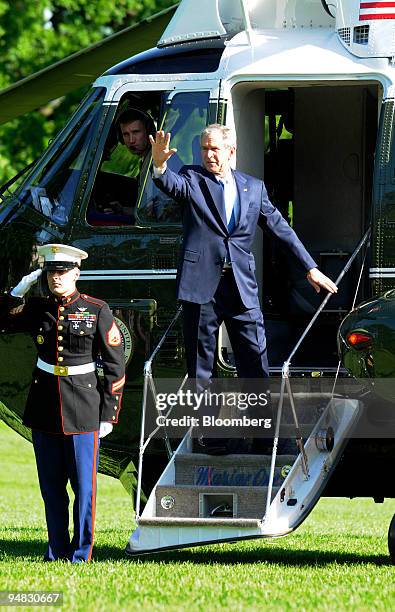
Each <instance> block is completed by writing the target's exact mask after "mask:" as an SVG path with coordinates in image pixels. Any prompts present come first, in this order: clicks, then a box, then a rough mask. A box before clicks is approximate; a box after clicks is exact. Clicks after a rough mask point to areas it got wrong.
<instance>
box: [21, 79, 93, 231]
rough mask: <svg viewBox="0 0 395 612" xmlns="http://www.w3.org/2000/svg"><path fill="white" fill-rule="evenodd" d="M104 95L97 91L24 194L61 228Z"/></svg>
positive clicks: (67, 214)
mask: <svg viewBox="0 0 395 612" xmlns="http://www.w3.org/2000/svg"><path fill="white" fill-rule="evenodd" d="M104 94H105V89H103V88H98V89H96V90H94V92H93V93H92V94H91V95H90V96H89V97H88V99H87V100H86V102H85V104H84V105H82V108H81V109H80V110H79V111H77V113H76V115H75V116H74V120H72V121H71V122H70V124H69V126H68V128H66V129H67V131H65V132H63V133H61V134H59V136H58V138H57V139H56V140H55V142H54V143H53V145H52V146H51V147H50V149H49V151H48V152H49V153H50V152H51V153H52V154H50V155H48V156H46V157H44V158H43V160H44V163H43V164H41V165H38V172H36V173H35V175H33V176H32V178H31V180H29V188H28V190H27V191H26V192H25V197H26V199H27V202H28V203H30V204H31V205H32V206H33V207H34V208H35V209H36V210H38V211H39V212H40V213H42V214H43V215H45V216H46V217H49V218H50V219H51V220H52V221H53V222H55V223H57V224H58V225H64V224H65V223H67V221H68V219H69V215H70V210H71V207H72V204H73V202H74V201H75V196H76V190H77V186H78V184H79V180H80V177H81V171H82V166H83V163H84V160H85V156H86V152H87V148H88V145H89V143H90V141H91V138H92V133H93V131H92V130H93V128H94V126H95V125H96V124H97V119H98V116H99V114H100V112H101V109H102V101H103V98H104ZM45 160H47V162H46V163H45ZM39 164H40V162H39Z"/></svg>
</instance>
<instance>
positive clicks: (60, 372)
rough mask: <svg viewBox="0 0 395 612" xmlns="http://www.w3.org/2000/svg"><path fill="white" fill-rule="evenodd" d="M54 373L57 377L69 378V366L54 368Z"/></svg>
mask: <svg viewBox="0 0 395 612" xmlns="http://www.w3.org/2000/svg"><path fill="white" fill-rule="evenodd" d="M53 373H54V374H55V376H68V375H69V368H68V367H67V366H59V365H56V366H54V367H53Z"/></svg>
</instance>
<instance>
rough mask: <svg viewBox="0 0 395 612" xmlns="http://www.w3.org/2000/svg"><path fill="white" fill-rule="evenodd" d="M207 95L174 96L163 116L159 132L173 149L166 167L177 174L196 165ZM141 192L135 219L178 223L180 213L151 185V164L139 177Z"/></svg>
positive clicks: (197, 93) (181, 94) (198, 159)
mask: <svg viewBox="0 0 395 612" xmlns="http://www.w3.org/2000/svg"><path fill="white" fill-rule="evenodd" d="M208 104H209V94H208V92H201V91H200V92H188V93H180V94H176V95H175V96H174V97H173V98H172V100H171V102H170V104H169V107H168V109H167V111H166V113H165V118H164V121H163V130H164V131H165V132H170V133H171V146H172V147H175V148H176V149H177V153H174V155H172V157H170V159H169V161H168V166H169V168H170V169H171V170H173V171H174V172H178V171H179V170H180V169H181V168H182V166H184V165H189V164H200V163H201V157H200V134H201V132H202V130H203V129H204V128H205V127H206V125H207V114H208ZM142 186H143V189H142V192H141V193H140V197H139V201H138V205H137V214H136V216H137V218H138V219H139V220H141V221H143V222H145V223H148V222H151V223H152V221H157V222H159V223H177V224H179V223H180V222H181V212H182V211H181V209H180V206H179V205H178V204H176V202H174V200H172V199H171V198H170V197H169V196H167V195H165V194H164V193H163V192H162V191H161V190H160V189H158V188H157V187H156V185H155V184H154V183H153V181H152V164H149V167H148V168H147V169H146V171H145V173H144V175H143V177H142Z"/></svg>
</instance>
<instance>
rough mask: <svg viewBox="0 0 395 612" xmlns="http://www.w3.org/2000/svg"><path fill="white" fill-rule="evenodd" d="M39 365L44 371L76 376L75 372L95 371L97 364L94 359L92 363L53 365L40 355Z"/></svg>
mask: <svg viewBox="0 0 395 612" xmlns="http://www.w3.org/2000/svg"><path fill="white" fill-rule="evenodd" d="M37 367H38V368H39V369H40V370H44V372H48V373H49V374H55V376H74V374H88V372H94V371H95V370H96V364H95V363H94V362H93V361H92V362H91V363H84V364H83V365H77V366H63V365H51V364H50V363H46V362H45V361H43V360H42V359H40V357H39V358H38V359H37Z"/></svg>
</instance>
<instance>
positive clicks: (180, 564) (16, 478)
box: [0, 423, 395, 612]
mask: <svg viewBox="0 0 395 612" xmlns="http://www.w3.org/2000/svg"><path fill="white" fill-rule="evenodd" d="M0 442H1V457H2V461H1V471H0V531H1V536H0V537H1V545H0V555H1V556H0V590H34V591H40V590H41V591H42V590H44V591H48V590H53V591H63V593H64V604H63V608H64V609H67V610H85V611H86V610H88V611H90V610H95V611H96V610H140V609H143V608H145V609H148V610H150V609H152V610H165V609H166V610H171V611H173V610H188V611H193V610H208V611H211V610H222V609H227V610H232V611H233V610H281V611H282V610H284V611H286V610H298V611H303V610H317V611H319V610H325V611H326V612H332V611H334V610H357V611H358V612H359V611H362V610H366V611H367V610H391V609H394V608H395V580H394V575H395V569H394V567H393V566H392V565H390V562H389V558H388V552H387V530H388V525H389V522H390V520H391V518H392V515H393V514H394V512H395V502H394V501H393V500H389V501H386V502H385V503H384V504H381V505H376V504H374V502H373V501H371V500H360V499H358V500H352V501H350V500H346V499H323V500H321V501H320V502H319V504H318V505H317V507H316V508H315V510H314V511H313V512H312V514H311V515H310V516H309V517H308V519H307V520H306V521H305V523H304V524H303V525H302V526H301V527H300V528H299V529H298V531H296V533H295V534H293V535H291V536H288V537H287V538H282V539H277V540H255V541H248V542H242V543H240V544H218V545H215V546H210V547H208V546H205V547H201V548H194V549H189V550H187V549H186V550H181V551H177V552H169V553H162V554H161V555H154V556H148V557H144V558H140V559H134V558H128V557H126V556H125V554H124V552H123V549H124V547H125V545H126V542H127V540H128V538H129V535H130V532H131V529H132V524H133V523H132V511H131V504H130V499H129V498H128V496H127V494H126V493H125V492H124V489H123V487H122V485H121V484H120V483H119V482H118V481H115V480H113V479H110V478H108V477H105V476H101V475H100V476H99V485H98V502H97V518H96V545H95V549H94V560H93V561H92V563H90V564H76V565H71V564H67V563H61V562H57V563H52V564H50V563H43V562H42V561H41V559H42V554H43V552H44V549H45V542H46V529H45V519H44V510H43V505H42V501H41V497H40V493H39V489H38V482H37V476H36V469H35V464H34V459H33V450H32V447H31V445H30V444H29V443H28V442H26V441H25V440H23V439H22V438H20V437H19V436H18V435H17V434H15V433H14V432H13V431H12V430H10V429H9V428H8V427H7V426H6V425H4V424H3V423H0ZM388 475H389V477H391V478H392V477H393V474H392V466H389V469H388ZM12 609H15V608H12ZM24 609H25V610H29V609H32V610H33V609H37V608H30V607H29V608H26V607H25V608H24ZM10 610H11V608H10Z"/></svg>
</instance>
